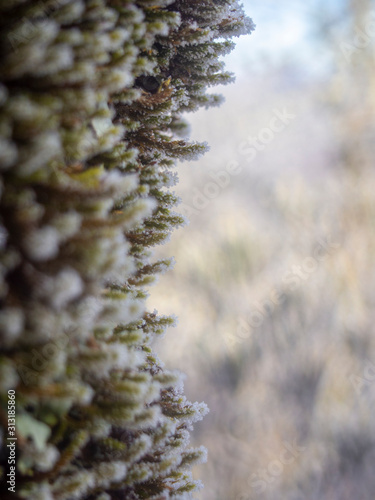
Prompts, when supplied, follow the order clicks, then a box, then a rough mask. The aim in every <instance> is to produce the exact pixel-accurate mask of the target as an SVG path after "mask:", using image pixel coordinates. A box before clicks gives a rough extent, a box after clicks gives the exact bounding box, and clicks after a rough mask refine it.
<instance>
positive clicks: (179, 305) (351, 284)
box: [149, 0, 375, 500]
mask: <svg viewBox="0 0 375 500" xmlns="http://www.w3.org/2000/svg"><path fill="white" fill-rule="evenodd" d="M244 7H245V10H246V12H247V14H248V15H249V16H250V17H251V18H252V19H253V21H254V22H255V24H256V25H257V28H256V31H255V32H254V33H253V34H252V35H251V36H250V37H242V38H241V39H240V40H239V41H238V45H237V48H236V49H235V51H234V52H233V53H232V54H231V55H230V56H227V57H226V58H225V61H226V64H227V69H229V70H230V71H233V72H234V73H235V74H236V76H237V80H236V83H235V84H232V85H230V86H228V87H223V88H220V87H219V88H217V89H214V91H218V92H221V93H222V94H223V95H224V96H225V98H226V102H225V103H224V104H223V105H222V106H221V107H220V108H213V109H210V110H202V111H199V112H197V113H195V114H192V115H191V116H189V117H188V118H189V120H190V122H191V127H192V128H191V138H192V139H194V140H198V141H208V143H209V145H210V148H211V149H210V152H209V153H207V154H206V155H205V156H204V157H203V158H201V159H200V160H199V161H197V162H195V163H188V164H179V165H178V171H179V177H180V183H179V185H178V186H177V188H176V192H177V193H178V195H179V196H180V197H181V198H182V204H181V206H180V211H181V212H182V213H183V214H185V215H186V216H187V217H188V219H189V220H190V224H189V226H187V227H184V228H183V229H182V230H180V231H177V232H176V233H175V234H174V235H173V236H172V238H171V241H170V242H169V243H168V244H167V245H165V246H163V247H162V248H161V249H160V250H159V251H158V253H159V254H161V255H162V256H171V255H173V256H174V257H175V258H176V262H177V263H176V266H175V269H174V271H173V272H170V273H168V274H167V275H165V276H163V277H162V278H161V279H160V282H159V283H158V284H157V285H156V286H155V287H154V288H153V289H152V290H151V296H150V298H149V308H151V309H152V308H156V309H157V310H158V311H159V313H161V314H176V315H177V316H178V318H179V324H178V326H177V327H176V328H175V329H172V330H169V332H168V333H167V337H166V338H164V339H163V340H161V341H159V343H158V346H157V351H158V352H159V354H160V357H161V359H163V360H164V361H165V362H166V365H167V366H168V367H170V368H176V369H179V370H182V371H183V372H185V373H186V375H187V378H186V382H185V390H186V393H187V396H188V397H189V399H190V400H193V401H196V400H198V401H202V400H204V401H205V402H206V403H207V404H208V406H209V407H210V413H209V415H208V416H207V417H206V418H205V419H204V420H203V421H202V422H201V423H199V424H197V425H196V428H195V431H194V439H195V441H196V444H197V445H200V444H204V445H205V446H206V447H207V448H208V452H209V461H208V464H206V465H202V466H201V467H200V470H197V471H196V472H197V477H200V478H202V479H203V481H204V483H205V487H204V489H203V490H202V491H201V493H200V494H199V495H198V498H201V499H206V500H253V499H266V500H271V499H272V500H276V499H280V500H281V499H282V500H315V499H316V500H354V499H356V500H361V499H363V500H373V498H374V491H375V474H374V469H375V419H374V408H375V406H374V401H375V338H374V331H373V330H374V327H373V324H374V320H375V314H374V311H375V309H374V303H375V286H374V279H375V231H374V229H375V227H374V221H375V192H374V191H375V173H374V168H373V167H374V165H373V164H374V158H375V156H374V152H375V151H374V149H375V130H374V127H375V120H374V112H375V66H374V62H375V2H373V1H370V0H324V1H319V0H306V1H305V2H298V1H297V0H285V1H283V2H278V1H276V0H274V1H272V0H248V1H246V2H245V3H244Z"/></svg>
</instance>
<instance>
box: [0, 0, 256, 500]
mask: <svg viewBox="0 0 375 500" xmlns="http://www.w3.org/2000/svg"><path fill="white" fill-rule="evenodd" d="M0 25H1V35H0V75H1V82H0V174H1V175H0V193H1V198H0V326H1V338H0V343H1V344H0V345H1V357H0V389H1V408H2V409H1V417H2V424H3V427H2V438H3V439H4V438H6V437H7V434H6V425H5V424H6V417H5V416H6V406H7V390H9V389H15V391H16V395H17V399H16V401H17V438H18V441H17V481H16V491H17V494H18V496H19V497H21V498H28V499H35V500H36V499H38V500H39V499H46V500H47V499H48V500H49V499H57V500H63V499H66V500H68V499H87V500H93V499H96V500H109V499H112V500H120V499H134V500H135V499H144V498H155V499H157V498H158V499H162V498H163V499H164V498H185V497H186V496H188V495H189V494H190V493H189V492H191V491H194V490H195V489H196V488H197V487H199V482H196V481H194V480H193V479H192V478H191V473H190V468H191V466H192V465H193V464H194V463H197V462H199V461H202V460H204V458H205V452H204V450H202V449H198V450H192V449H189V448H188V442H189V431H190V430H191V427H192V424H193V423H194V422H196V421H197V420H199V419H201V418H202V417H203V416H204V414H205V413H206V412H207V409H206V406H205V405H204V404H203V403H202V404H198V403H194V404H192V403H190V402H188V401H187V400H186V398H185V397H184V396H183V393H182V390H183V388H182V383H181V380H180V377H179V376H178V375H177V374H175V373H172V372H170V371H168V370H166V369H165V368H164V367H163V365H162V363H161V362H160V361H159V360H158V358H157V356H156V355H155V353H154V352H153V350H152V342H153V340H154V338H155V337H156V336H159V335H160V334H162V333H163V331H164V330H165V328H166V327H167V326H169V325H172V324H173V322H174V320H173V318H167V317H163V316H158V315H157V313H150V312H147V311H146V310H145V299H146V298H147V296H148V293H147V290H146V289H145V286H147V285H148V284H149V283H151V282H152V281H153V279H154V277H155V275H157V274H159V273H161V272H164V271H165V270H166V269H168V268H169V267H170V265H171V261H168V260H163V261H160V262H153V261H152V251H151V250H150V247H152V246H154V245H156V244H159V243H162V242H163V241H166V240H167V239H168V237H169V234H170V232H171V231H172V230H173V228H175V227H177V226H179V225H182V224H183V223H184V219H183V217H181V216H180V215H179V214H178V213H176V212H174V207H175V206H176V205H177V204H178V201H179V200H178V199H177V197H176V196H175V195H174V194H173V192H171V191H170V190H169V188H170V187H173V185H174V184H175V183H176V181H177V175H176V173H175V172H174V171H173V168H174V164H175V160H176V159H192V158H194V157H196V156H197V155H199V154H200V153H201V152H203V151H204V150H205V145H202V144H194V143H188V142H186V140H185V139H183V137H184V133H185V131H186V129H187V125H186V123H185V121H184V119H183V118H181V113H182V112H184V111H190V110H195V109H197V108H198V107H200V106H210V105H214V104H216V103H218V102H219V100H220V98H219V97H218V96H216V95H209V94H207V93H206V89H207V87H208V86H210V85H215V84H217V83H226V82H228V81H230V80H231V78H232V77H231V75H229V74H227V73H225V72H224V71H223V68H222V63H221V62H219V61H218V56H219V55H221V54H224V53H226V52H228V51H229V50H230V49H231V48H232V42H230V41H228V40H227V39H228V38H231V37H232V36H238V35H240V34H242V33H246V32H250V31H251V29H252V23H251V21H250V20H248V19H246V18H245V17H244V15H243V11H242V9H241V7H239V5H238V4H237V2H236V1H233V0H221V1H216V2H212V1H198V2H195V1H189V2H187V1H183V0H180V1H175V2H174V1H173V0H152V1H151V0H139V1H137V2H133V1H130V0H129V1H128V0H107V1H105V0H86V1H82V0H74V1H72V0H45V1H43V0H41V1H39V2H34V1H28V0H13V1H9V0H0ZM1 464H2V466H1V474H2V476H3V479H4V478H5V474H6V473H7V463H6V449H5V447H3V448H2V451H1ZM8 495H12V493H9V492H8V490H7V484H6V482H5V481H2V483H1V487H0V496H1V498H4V499H5V498H7V497H8Z"/></svg>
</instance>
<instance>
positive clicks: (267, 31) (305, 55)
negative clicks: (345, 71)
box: [225, 0, 347, 77]
mask: <svg viewBox="0 0 375 500" xmlns="http://www.w3.org/2000/svg"><path fill="white" fill-rule="evenodd" d="M346 3H347V0H306V1H304V2H300V1H298V0H283V1H282V2H280V1H279V0H245V1H244V2H243V4H244V7H245V11H246V13H247V15H248V16H250V17H251V18H252V19H253V21H254V23H255V24H256V25H257V27H256V29H255V31H254V32H253V34H252V35H251V36H250V37H248V36H243V37H240V39H238V40H237V46H236V49H235V50H234V52H233V53H232V54H231V55H229V56H228V57H226V59H225V60H226V64H227V68H228V70H230V71H234V72H235V73H236V75H237V76H238V77H240V76H241V74H242V73H244V72H246V73H247V72H248V71H249V70H250V71H251V70H254V71H258V70H261V69H263V68H266V67H268V68H269V66H270V63H271V64H275V65H279V64H280V63H281V62H282V61H283V62H286V61H287V62H288V63H293V62H294V63H295V64H296V65H298V66H302V68H303V66H305V68H306V71H307V73H316V72H317V71H318V72H319V71H320V70H321V68H323V67H324V66H325V64H326V61H324V60H323V57H322V56H320V57H317V55H316V52H315V50H316V47H314V43H313V37H312V33H313V27H314V24H313V18H312V16H313V15H320V16H322V17H323V18H324V17H327V18H330V17H331V16H332V15H334V14H335V13H337V12H339V11H341V10H343V9H344V8H345V5H346ZM307 65H308V66H307Z"/></svg>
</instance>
